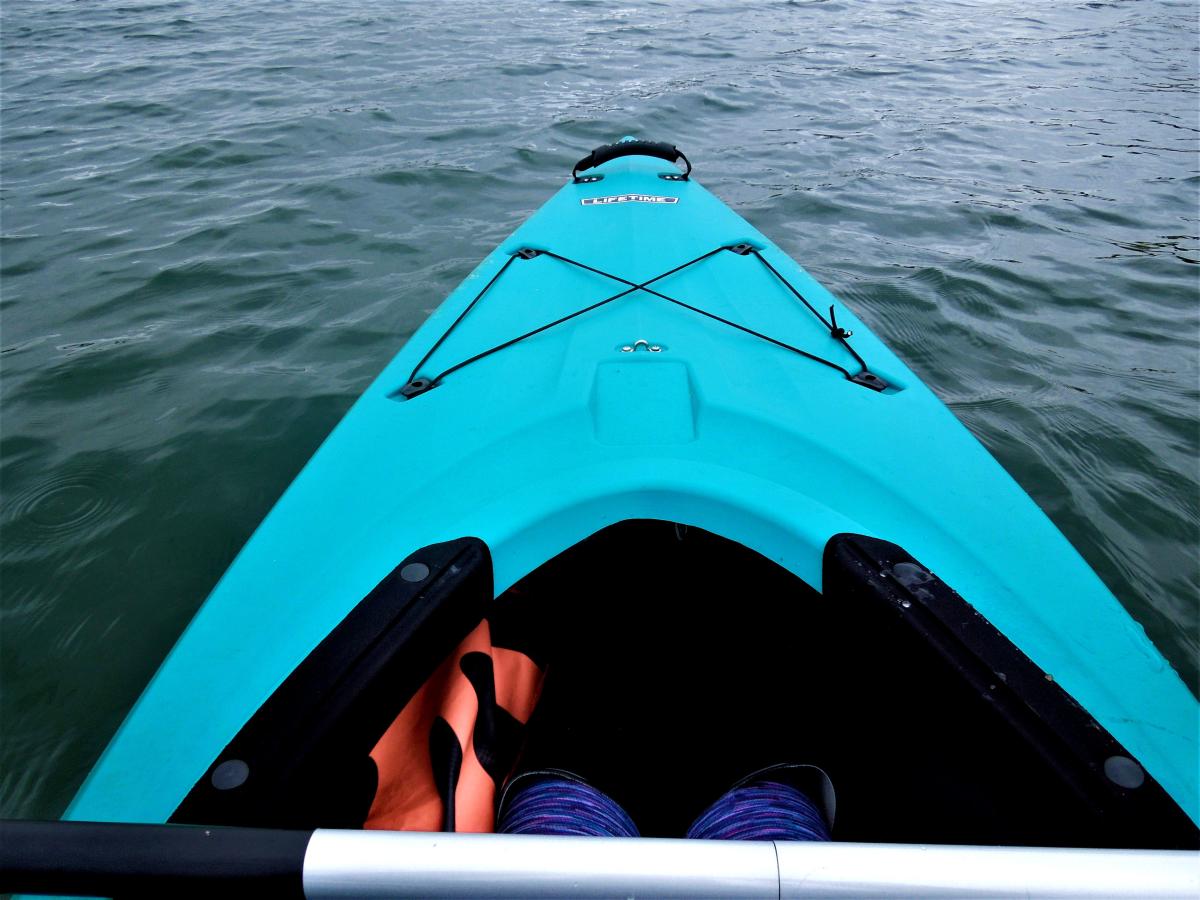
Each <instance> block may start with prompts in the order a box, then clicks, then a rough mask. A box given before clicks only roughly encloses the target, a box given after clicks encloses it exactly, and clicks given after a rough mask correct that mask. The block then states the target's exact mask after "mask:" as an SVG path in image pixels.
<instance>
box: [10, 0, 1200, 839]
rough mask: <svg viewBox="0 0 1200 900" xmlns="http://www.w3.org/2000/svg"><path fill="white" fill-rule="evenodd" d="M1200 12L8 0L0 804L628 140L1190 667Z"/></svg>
mask: <svg viewBox="0 0 1200 900" xmlns="http://www.w3.org/2000/svg"><path fill="white" fill-rule="evenodd" d="M1196 16H1197V10H1196V6H1195V4H1194V3H1193V2H1181V3H1169V2H1114V3H1098V2H1093V3H1070V2H1061V0H1021V2H1003V0H1001V2H992V3H968V2H948V0H925V2H923V3H919V4H918V3H910V2H812V3H797V2H793V3H783V2H736V3H730V2H716V3H711V4H698V5H692V4H682V3H681V4H636V5H634V4H629V5H621V4H615V3H607V2H587V0H580V2H541V3H517V2H511V0H492V2H487V3H479V2H457V3H451V2H447V3H441V4H433V3H396V2H379V0H373V2H362V0H340V2H337V3H328V4H316V3H285V2H253V3H252V2H244V0H233V2H219V3H205V2H174V3H169V2H136V0H126V2H95V3H72V2H64V0H47V2H29V0H3V4H2V9H0V30H2V35H0V51H2V57H3V59H2V66H3V68H2V70H0V77H2V93H3V110H2V118H0V129H2V138H0V139H2V145H0V151H2V153H0V156H2V166H3V171H2V175H3V192H4V193H3V221H2V233H3V243H2V245H0V252H2V257H0V263H2V271H0V328H2V339H0V349H2V351H3V352H2V354H0V391H2V398H0V399H2V401H3V402H2V405H0V415H2V420H0V433H2V446H0V452H2V462H3V470H2V482H0V501H2V506H0V508H2V519H0V525H2V531H0V579H2V580H0V642H2V643H0V648H2V653H0V724H2V728H0V814H3V815H16V816H53V815H56V814H58V813H59V812H60V811H61V810H62V809H63V807H64V806H65V804H66V803H67V802H68V800H69V799H70V797H71V796H72V794H73V793H74V791H75V789H76V787H77V786H78V784H79V782H80V781H81V780H82V778H83V776H84V775H85V773H86V772H87V770H88V769H89V767H90V766H91V764H92V763H93V761H94V760H95V758H96V756H97V755H98V754H99V753H100V751H101V749H102V748H103V747H104V745H105V743H106V742H107V740H108V738H109V737H110V736H111V734H112V733H113V731H114V730H115V729H116V727H117V725H118V724H119V723H120V721H121V719H122V718H123V716H124V714H125V713H126V711H127V710H128V708H129V707H130V705H131V704H132V703H133V701H134V700H135V699H136V697H137V695H138V693H139V692H140V691H141V689H142V687H143V686H144V685H145V683H146V681H147V680H148V679H149V677H150V675H151V674H152V673H153V671H154V669H155V667H156V666H157V664H158V662H159V661H160V660H161V658H162V657H163V655H164V654H165V653H166V652H167V650H168V649H169V648H170V646H171V644H172V642H173V641H174V640H175V638H176V637H177V636H178V634H179V632H180V631H181V630H182V629H183V627H184V626H185V625H186V623H187V622H188V620H189V619H190V617H191V616H192V614H193V612H194V611H195V610H196V608H197V606H198V605H199V604H200V603H201V602H202V600H203V599H204V597H205V596H206V594H207V592H208V590H209V589H210V588H211V587H212V585H213V583H214V582H215V581H216V579H217V578H218V577H219V576H220V574H221V572H222V571H223V570H224V568H225V566H226V565H227V564H228V563H229V561H230V559H231V558H232V557H233V555H234V553H235V552H236V551H237V550H238V548H239V547H240V546H241V544H242V543H243V541H244V540H245V539H246V538H247V537H248V535H249V534H250V532H251V531H252V529H253V528H254V526H255V525H256V524H257V523H258V521H259V520H260V518H261V517H262V516H263V515H264V514H265V513H266V511H267V510H268V509H269V507H270V506H271V504H272V503H273V501H274V500H275V498H276V497H277V496H278V495H279V493H280V492H281V491H282V490H283V489H284V487H285V486H286V485H287V484H288V482H289V481H290V480H291V479H292V477H293V476H294V475H295V474H296V472H297V471H298V469H299V468H300V466H301V465H302V464H303V463H304V461H305V460H306V459H307V458H308V456H309V454H310V453H311V452H312V451H313V450H314V449H315V447H316V446H317V444H318V443H319V442H320V441H321V439H322V438H323V437H324V435H325V434H326V433H328V431H329V430H330V429H331V428H332V426H333V425H334V424H335V423H336V422H337V420H338V419H339V417H340V416H341V415H342V413H343V412H344V411H345V410H346V409H347V408H348V406H349V405H350V403H351V401H352V400H353V399H354V398H355V396H356V395H357V394H358V393H359V392H360V391H362V389H363V388H364V387H365V386H366V385H367V384H368V383H369V381H370V380H371V378H372V377H373V376H374V375H375V374H376V373H377V372H378V371H379V370H380V369H381V368H382V367H383V365H384V363H385V362H386V361H387V360H388V359H389V358H390V357H391V355H392V354H393V353H394V352H395V351H396V350H397V349H398V348H399V347H400V346H401V345H402V344H403V343H404V341H405V339H406V338H407V337H408V336H409V335H410V334H411V333H412V332H413V330H414V329H415V328H416V327H417V326H418V325H419V324H420V322H421V321H422V320H423V319H424V317H425V316H426V315H427V314H428V313H429V312H430V310H432V309H433V308H434V307H435V306H436V305H437V304H438V302H439V301H440V300H441V298H442V297H443V296H444V295H445V294H446V293H447V292H448V291H449V290H450V289H451V288H452V287H453V286H454V285H455V284H456V283H457V282H458V281H459V280H460V279H461V278H462V277H463V276H464V275H465V274H466V273H467V272H468V271H469V270H470V269H471V268H473V266H474V265H475V263H476V262H477V261H478V260H479V259H480V258H481V257H482V256H484V255H485V254H486V253H487V252H488V251H489V250H490V249H491V248H492V247H493V246H494V245H495V244H496V243H498V242H499V241H500V240H501V239H502V238H503V237H504V236H505V235H506V234H507V233H508V232H509V231H511V230H512V229H513V228H514V227H515V226H516V225H517V224H518V223H519V222H520V221H521V220H522V219H523V218H524V217H525V216H526V215H528V214H529V213H530V212H531V211H532V210H534V209H536V208H537V207H538V206H539V205H540V204H541V203H542V202H543V201H544V200H545V199H546V198H547V197H548V196H549V195H550V193H551V192H552V191H554V190H555V189H557V188H558V187H559V186H560V185H561V184H562V182H563V178H564V176H565V174H566V173H567V172H568V171H569V170H570V167H571V164H572V163H573V162H574V161H575V160H576V159H577V158H579V157H580V156H582V155H584V154H585V153H586V152H587V151H588V150H590V149H591V148H592V147H594V146H596V145H598V144H601V143H606V142H608V141H610V140H613V139H615V138H617V137H619V136H621V135H624V134H637V135H641V136H645V137H651V138H658V139H666V140H670V141H672V142H675V143H677V144H678V145H679V146H680V147H681V148H683V149H684V150H685V151H686V152H687V153H688V155H689V156H690V157H691V159H692V161H693V163H694V164H695V166H696V174H697V176H698V177H699V178H700V180H701V181H703V183H704V184H705V185H706V186H707V187H709V188H710V189H712V190H714V191H715V192H716V193H717V194H718V195H719V196H720V197H722V198H723V199H724V200H725V201H726V202H728V203H729V204H730V205H731V206H733V208H734V209H736V210H737V211H738V212H740V213H741V214H743V215H744V216H746V217H747V218H748V219H749V220H750V221H751V222H752V223H753V224H754V225H756V226H757V227H758V228H760V229H761V230H762V231H764V232H765V233H767V234H768V235H770V236H771V237H772V238H774V239H775V240H776V241H777V242H778V243H779V244H780V245H781V246H782V247H783V248H784V249H785V250H787V251H788V252H789V253H791V254H792V255H793V256H795V257H796V258H797V259H798V260H800V261H801V262H802V263H803V264H804V265H806V266H807V267H808V268H809V270H810V271H812V272H813V274H814V275H816V276H817V277H818V278H820V279H822V280H823V281H824V282H825V283H826V284H827V285H828V286H829V287H830V288H831V289H832V290H834V292H835V293H838V294H840V295H841V296H842V297H843V298H844V299H845V301H846V302H847V303H848V304H850V305H851V306H852V307H853V308H854V309H856V310H857V311H858V312H859V313H860V315H861V316H862V317H863V318H864V319H865V320H866V321H867V322H868V323H869V324H870V325H871V326H872V327H873V328H874V329H875V330H876V331H877V332H878V333H879V335H880V336H881V337H882V338H883V339H884V340H886V341H888V342H889V343H890V344H891V345H892V347H893V348H895V350H896V351H897V352H898V353H899V354H900V355H901V356H902V357H903V358H904V359H906V360H907V361H908V362H909V364H910V365H911V366H912V367H913V368H914V369H915V370H916V371H917V373H918V374H919V375H920V376H921V377H922V378H924V379H925V380H926V381H927V382H928V383H929V385H930V386H931V387H932V388H933V390H934V391H936V392H937V393H938V394H939V395H940V396H941V397H942V398H943V399H944V400H945V401H946V402H947V403H948V404H949V405H950V406H951V408H952V409H953V410H954V411H955V412H956V413H957V414H958V416H959V417H960V418H962V419H963V420H964V421H965V422H966V424H967V425H968V426H969V427H970V428H971V430H972V431H973V432H974V433H975V434H976V435H978V436H979V437H980V438H981V439H982V440H983V442H984V443H985V444H986V445H987V446H988V447H989V448H990V449H991V451H992V452H993V453H994V454H995V455H996V456H997V457H998V458H999V459H1000V461H1001V462H1002V463H1003V464H1004V465H1005V466H1006V467H1007V468H1008V469H1009V471H1011V472H1012V473H1013V474H1014V475H1015V476H1016V478H1017V480H1018V481H1020V482H1021V484H1022V485H1023V486H1024V487H1025V488H1026V489H1027V490H1028V491H1029V493H1030V494H1031V495H1032V496H1033V497H1034V499H1035V500H1037V502H1038V503H1039V504H1040V505H1041V506H1042V508H1043V509H1045V510H1046V511H1047V512H1048V513H1049V514H1050V516H1051V518H1053V520H1054V521H1055V522H1056V523H1057V524H1058V525H1059V527H1060V528H1062V530H1063V531H1064V532H1065V533H1066V534H1067V536H1068V537H1069V538H1070V539H1071V541H1072V542H1074V544H1075V545H1076V546H1077V547H1078V548H1079V550H1080V551H1081V552H1082V553H1083V555H1084V556H1085V557H1086V558H1087V559H1088V560H1089V562H1090V563H1091V564H1092V565H1093V566H1094V567H1095V568H1096V570H1097V571H1098V572H1099V573H1100V575H1101V576H1102V577H1103V578H1104V580H1105V581H1106V582H1107V583H1108V585H1109V586H1110V587H1111V588H1112V589H1113V590H1114V591H1115V592H1116V594H1117V595H1118V596H1119V597H1120V598H1121V599H1122V601H1123V602H1124V603H1125V604H1126V606H1127V607H1128V609H1129V610H1130V612H1131V613H1132V614H1133V615H1134V616H1135V617H1136V618H1137V619H1138V620H1139V621H1140V622H1142V623H1143V624H1144V625H1145V627H1146V629H1147V631H1148V632H1149V634H1150V636H1151V637H1152V638H1153V640H1154V641H1155V642H1156V643H1157V644H1158V646H1159V647H1160V648H1162V650H1163V652H1164V653H1165V654H1166V655H1167V657H1168V658H1169V659H1170V660H1171V661H1172V662H1173V663H1174V665H1175V666H1176V667H1177V668H1178V669H1179V670H1180V672H1181V673H1182V674H1183V675H1184V677H1185V678H1186V679H1187V680H1188V682H1189V683H1190V684H1192V685H1193V688H1194V687H1195V683H1196V677H1197V656H1198V651H1200V640H1198V637H1197V632H1198V626H1200V613H1198V609H1197V596H1198V593H1200V574H1198V571H1197V561H1196V557H1197V546H1198V542H1200V512H1198V508H1197V507H1198V503H1197V497H1198V491H1200V484H1198V483H1200V472H1198V470H1197V455H1198V451H1200V447H1198V443H1200V434H1198V431H1197V425H1196V411H1197V403H1198V395H1200V391H1198V378H1197V369H1198V366H1197V337H1198V318H1197V307H1198V303H1197V288H1198V283H1197V273H1198V272H1200V266H1197V263H1198V262H1200V239H1198V237H1197V218H1198V212H1197V210H1198V203H1200V176H1198V174H1197V138H1198V135H1200V122H1198V114H1197V102H1198V99H1200V95H1198V89H1197V78H1196V72H1197V68H1196V67H1197V26H1196ZM948 464H950V463H949V461H948ZM1046 602H1047V603H1052V602H1054V598H1053V597H1047V598H1046Z"/></svg>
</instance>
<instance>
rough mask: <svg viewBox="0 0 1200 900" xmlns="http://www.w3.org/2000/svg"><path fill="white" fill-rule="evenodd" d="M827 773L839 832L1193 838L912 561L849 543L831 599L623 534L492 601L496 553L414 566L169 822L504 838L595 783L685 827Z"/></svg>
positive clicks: (346, 627) (983, 839)
mask: <svg viewBox="0 0 1200 900" xmlns="http://www.w3.org/2000/svg"><path fill="white" fill-rule="evenodd" d="M783 762H794V763H804V764H809V765H815V766H819V767H821V768H822V769H824V770H825V771H826V772H827V773H828V774H829V776H830V778H831V779H832V782H833V785H834V787H835V789H836V795H837V817H836V823H835V827H834V830H833V837H834V840H836V841H858V842H888V843H931V844H932V843H937V844H978V845H1010V846H1064V847H1122V846H1124V847H1193V846H1195V845H1196V829H1195V826H1194V825H1192V823H1191V821H1190V819H1188V817H1187V816H1186V815H1185V814H1184V813H1183V812H1182V810H1180V809H1179V807H1178V806H1177V805H1176V804H1175V803H1174V801H1172V800H1171V799H1170V797H1169V796H1168V795H1167V794H1166V793H1165V791H1164V790H1163V789H1162V788H1161V787H1160V786H1159V785H1158V784H1157V783H1156V782H1155V781H1154V780H1153V779H1152V778H1151V777H1150V776H1149V775H1148V774H1147V773H1146V772H1145V771H1144V770H1143V769H1142V768H1141V767H1140V766H1139V765H1138V764H1137V763H1136V762H1135V761H1133V760H1132V759H1131V758H1130V757H1129V755H1128V754H1127V753H1126V752H1125V750H1124V749H1123V748H1122V747H1121V746H1120V745H1119V744H1117V742H1116V741H1115V740H1114V739H1113V738H1112V737H1111V736H1109V735H1108V734H1107V733H1106V732H1104V731H1103V729H1101V728H1100V727H1099V726H1098V725H1097V724H1096V723H1095V722H1094V720H1092V718H1091V717H1090V716H1089V715H1088V714H1087V713H1086V711H1084V710H1083V709H1082V708H1081V707H1080V706H1079V705H1078V704H1076V703H1075V702H1074V701H1073V700H1072V699H1071V698H1070V697H1069V696H1068V695H1067V694H1066V693H1065V692H1064V691H1062V689H1061V688H1059V687H1058V685H1056V684H1054V683H1053V681H1051V680H1049V679H1048V678H1047V677H1046V676H1045V674H1044V673H1042V672H1041V670H1040V669H1038V668H1037V667H1036V666H1035V665H1034V664H1033V663H1032V662H1030V660H1029V659H1028V658H1027V657H1025V656H1024V655H1023V654H1022V653H1021V652H1020V651H1019V650H1017V649H1016V648H1015V647H1014V646H1013V645H1012V644H1011V643H1010V642H1008V641H1007V639H1005V638H1004V636H1003V635H1001V634H1000V633H999V632H998V631H996V629H995V628H993V627H992V626H991V625H990V624H989V623H987V622H986V620H984V619H983V618H982V617H981V616H979V615H978V613H976V612H975V611H974V610H973V609H972V608H971V607H970V606H969V605H968V604H967V603H966V602H965V601H964V600H963V598H961V597H959V596H958V595H957V594H956V593H955V592H954V591H953V590H951V589H950V588H949V587H947V586H946V585H945V584H943V583H942V582H941V581H940V580H939V579H937V578H936V576H935V575H933V574H932V573H930V572H928V571H927V570H925V569H924V568H923V567H922V566H921V565H920V564H919V563H918V562H917V561H916V560H913V559H912V558H911V557H909V556H908V555H907V554H906V553H904V551H903V550H901V549H900V548H898V547H895V546H894V545H891V544H888V543H886V542H883V541H878V540H873V539H869V538H864V537H861V536H856V535H838V536H836V537H834V538H833V539H831V540H830V542H829V545H828V546H827V547H826V550H825V557H824V561H823V592H822V593H819V592H817V591H816V590H814V589H813V588H811V587H810V586H808V585H807V584H805V583H804V582H803V581H801V580H800V579H799V578H797V577H796V576H794V575H793V574H791V573H790V572H788V571H787V570H785V569H784V568H782V567H780V566H778V565H776V564H774V563H772V562H771V561H769V560H767V559H766V558H764V557H763V556H761V555H759V554H758V553H756V552H754V551H753V550H750V549H749V548H747V547H744V546H742V545H740V544H737V543H734V542H732V541H729V540H726V539H724V538H721V537H718V536H716V535H713V534H710V533H708V532H705V531H701V530H699V529H695V528H690V529H689V528H686V527H684V526H680V525H675V524H673V523H669V522H658V521H628V522H622V523H619V524H617V525H614V526H611V527H609V528H607V529H604V530H603V531H601V532H599V533H597V534H595V535H593V536H592V537H590V538H588V539H587V540H585V541H583V542H581V543H579V544H577V545H576V546H574V547H572V548H571V549H569V550H568V551H566V552H565V553H563V554H561V555H560V556H558V557H556V558H554V559H552V560H550V561H549V562H547V563H545V564H544V565H543V566H541V567H540V568H539V569H537V570H536V571H534V572H533V573H531V574H530V575H529V576H527V577H526V578H524V579H523V580H521V581H520V582H519V583H518V584H517V585H515V586H514V587H513V588H512V589H510V590H508V591H506V592H504V594H502V595H501V596H500V597H499V598H496V599H494V600H493V597H492V585H491V563H490V558H489V556H488V551H487V548H486V546H485V545H483V544H482V542H479V541H475V540H472V539H463V540H461V541H453V542H449V543H446V544H438V545H434V546H433V547H430V548H425V549H424V550H422V551H420V552H419V553H417V554H414V555H413V556H410V557H409V558H408V559H406V560H405V561H404V562H403V563H401V565H399V566H397V568H396V570H395V571H394V572H393V573H392V574H391V575H389V577H388V579H385V581H384V582H382V583H381V584H380V586H379V587H378V588H376V590H375V591H373V592H372V594H371V595H370V596H368V597H367V598H366V599H364V600H363V601H362V603H360V604H359V606H358V607H357V608H356V609H355V610H354V611H353V612H352V613H351V614H350V616H348V617H347V619H346V620H345V621H344V622H343V623H342V624H341V625H340V626H339V627H338V628H337V629H335V630H334V631H333V632H332V633H331V634H330V635H329V637H328V638H327V639H326V640H325V641H324V642H323V643H322V644H321V645H320V646H318V647H317V648H316V650H314V651H313V653H312V654H311V655H310V657H309V658H308V659H306V660H305V662H304V663H303V664H302V665H301V666H300V667H299V668H297V670H296V671H295V672H294V673H293V674H292V676H291V677H289V678H288V679H287V681H285V682H284V684H283V685H281V687H280V688H279V689H278V690H277V691H276V692H275V694H274V695H273V696H272V697H271V698H270V699H269V700H268V701H267V702H266V703H265V704H264V705H263V707H262V708H261V709H260V710H259V712H258V713H257V714H256V715H255V716H254V717H253V718H252V719H251V720H250V721H249V722H248V723H247V724H246V726H245V727H244V728H243V729H242V731H241V732H240V733H239V734H238V736H237V737H236V738H235V739H234V740H233V741H232V742H231V743H230V745H229V746H228V747H227V748H226V749H225V751H224V752H223V753H222V754H220V756H219V757H218V758H217V759H215V760H214V761H213V764H212V766H211V767H210V769H209V770H208V771H207V772H206V773H204V775H203V777H202V778H200V779H199V781H198V782H197V783H196V786H195V787H194V788H193V789H192V791H191V793H190V794H189V795H188V797H187V798H186V799H185V800H184V802H183V803H182V804H181V806H180V807H179V809H178V810H177V811H176V813H175V815H174V817H173V818H172V821H176V822H189V823H197V824H230V825H260V826H272V827H294V828H312V827H340V828H361V827H364V826H365V827H368V828H386V829H395V830H416V831H437V830H446V831H455V830H458V831H489V830H491V829H492V826H493V823H494V814H495V804H496V802H497V799H498V796H499V792H500V789H501V788H502V787H503V785H504V783H505V782H506V780H507V779H508V778H509V776H511V775H512V774H513V773H514V772H521V771H528V770H532V769H543V768H554V769H565V770H568V771H571V772H574V773H577V774H579V775H581V776H583V777H585V778H586V779H588V780H589V781H590V782H591V783H593V784H595V785H596V786H598V787H599V788H601V789H602V790H604V791H605V792H607V793H608V794H609V795H610V796H612V797H613V798H615V799H616V800H617V801H618V802H619V803H620V804H621V805H623V806H624V808H625V809H626V810H627V811H628V812H629V815H630V816H631V817H632V819H633V820H634V821H635V822H636V823H637V826H638V828H639V830H640V832H641V834H642V835H644V836H647V837H672V836H674V837H678V836H681V835H682V834H683V833H684V832H685V831H686V829H687V827H688V823H689V822H691V821H692V820H693V819H694V818H695V817H696V815H697V814H698V813H699V812H701V811H702V810H703V809H704V808H705V807H706V806H707V805H708V804H709V803H711V802H712V801H713V800H714V799H715V798H716V797H717V796H718V795H719V794H721V793H722V792H723V791H724V790H726V789H727V788H728V787H730V785H732V784H733V783H734V782H736V781H737V780H738V779H739V778H741V777H742V776H744V775H746V774H748V773H750V772H753V771H755V770H757V769H761V768H763V767H766V766H770V765H773V764H777V763H783Z"/></svg>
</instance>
